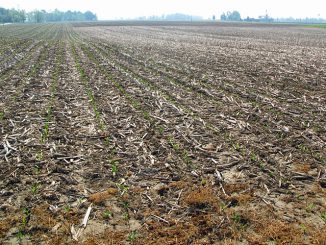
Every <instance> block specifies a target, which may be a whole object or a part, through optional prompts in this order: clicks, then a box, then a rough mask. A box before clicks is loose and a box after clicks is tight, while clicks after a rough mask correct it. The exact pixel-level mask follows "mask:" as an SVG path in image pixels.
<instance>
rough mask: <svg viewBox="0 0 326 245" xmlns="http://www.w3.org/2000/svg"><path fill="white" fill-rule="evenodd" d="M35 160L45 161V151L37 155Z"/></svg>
mask: <svg viewBox="0 0 326 245" xmlns="http://www.w3.org/2000/svg"><path fill="white" fill-rule="evenodd" d="M35 159H36V160H37V161H42V160H43V151H40V152H38V153H36V156H35Z"/></svg>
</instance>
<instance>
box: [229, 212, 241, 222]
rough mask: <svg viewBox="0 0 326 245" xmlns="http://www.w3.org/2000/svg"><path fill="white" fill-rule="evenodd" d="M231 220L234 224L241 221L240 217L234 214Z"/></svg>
mask: <svg viewBox="0 0 326 245" xmlns="http://www.w3.org/2000/svg"><path fill="white" fill-rule="evenodd" d="M231 219H232V220H233V221H234V222H236V223H240V221H241V215H240V214H237V213H235V214H233V216H232V218H231Z"/></svg>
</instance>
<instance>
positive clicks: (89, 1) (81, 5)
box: [0, 0, 326, 20]
mask: <svg viewBox="0 0 326 245" xmlns="http://www.w3.org/2000/svg"><path fill="white" fill-rule="evenodd" d="M0 6H1V7H5V8H20V9H25V10H27V11H30V10H34V9H45V10H47V11H48V10H54V9H55V8H58V9H59V10H80V11H83V12H84V11H86V10H91V11H92V12H95V13H96V14H97V16H98V18H99V19H100V20H106V19H116V18H121V17H122V18H132V17H137V16H150V15H161V14H168V13H176V12H178V13H185V14H192V15H200V16H203V17H205V18H208V17H211V16H212V15H213V14H215V15H216V16H217V17H218V18H219V16H220V15H221V13H222V12H224V11H232V10H238V11H239V12H240V13H241V16H242V18H245V17H247V16H250V17H258V16H259V15H264V14H265V12H266V10H267V12H268V14H269V15H270V16H272V17H274V18H277V17H289V16H292V17H295V18H303V17H322V18H326V0H115V1H114V0H0Z"/></svg>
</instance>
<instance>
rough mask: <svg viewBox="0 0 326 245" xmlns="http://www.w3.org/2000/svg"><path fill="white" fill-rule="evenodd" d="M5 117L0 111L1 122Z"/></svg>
mask: <svg viewBox="0 0 326 245" xmlns="http://www.w3.org/2000/svg"><path fill="white" fill-rule="evenodd" d="M4 117H5V113H4V112H3V111H0V120H3V119H4Z"/></svg>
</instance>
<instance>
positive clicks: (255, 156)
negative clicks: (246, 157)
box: [250, 153, 258, 162]
mask: <svg viewBox="0 0 326 245" xmlns="http://www.w3.org/2000/svg"><path fill="white" fill-rule="evenodd" d="M250 159H251V160H252V161H254V162H256V161H257V160H258V157H257V155H256V154H255V153H251V154H250Z"/></svg>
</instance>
